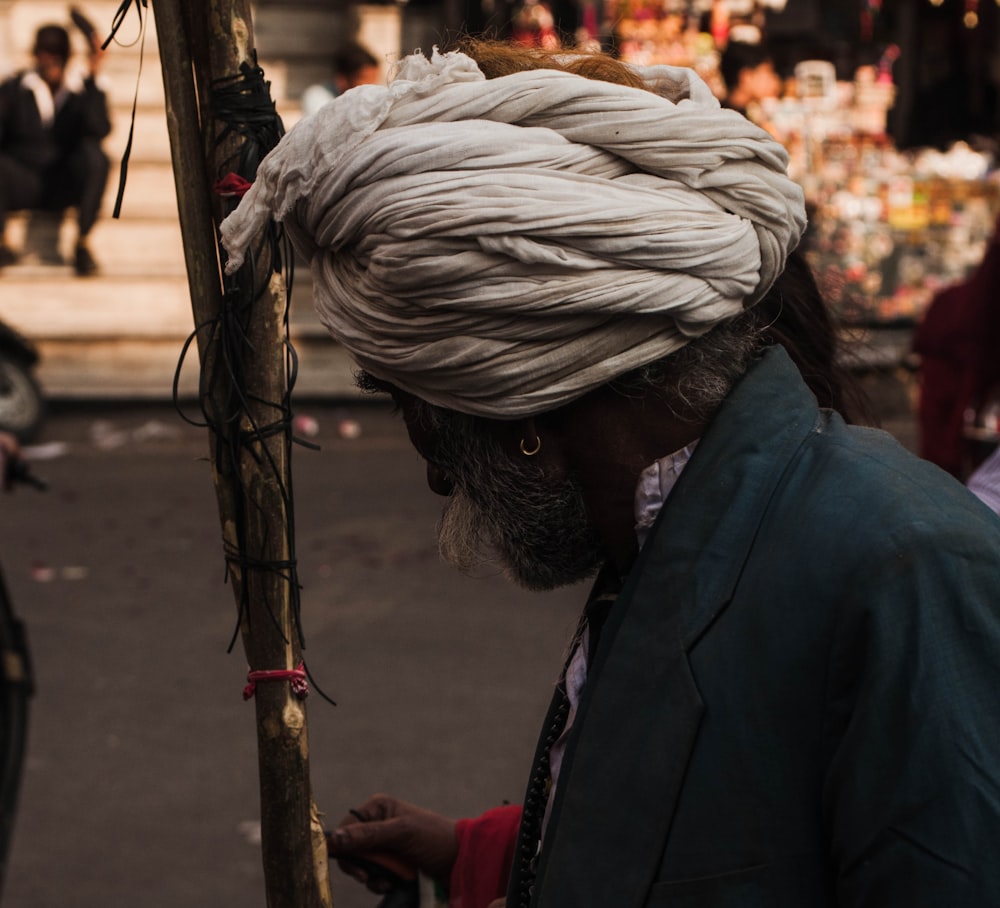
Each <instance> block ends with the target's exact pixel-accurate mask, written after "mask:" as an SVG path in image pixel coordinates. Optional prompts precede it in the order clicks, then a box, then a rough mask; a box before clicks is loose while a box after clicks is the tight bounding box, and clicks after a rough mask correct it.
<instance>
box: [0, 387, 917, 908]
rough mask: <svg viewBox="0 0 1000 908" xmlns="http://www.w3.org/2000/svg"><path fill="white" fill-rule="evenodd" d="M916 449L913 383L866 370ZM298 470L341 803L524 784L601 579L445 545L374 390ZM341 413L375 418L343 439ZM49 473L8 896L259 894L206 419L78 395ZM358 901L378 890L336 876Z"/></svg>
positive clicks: (222, 900) (13, 505)
mask: <svg viewBox="0 0 1000 908" xmlns="http://www.w3.org/2000/svg"><path fill="white" fill-rule="evenodd" d="M868 383H869V390H870V391H871V392H872V393H873V396H874V398H875V401H876V404H877V410H878V411H879V413H880V414H881V415H882V416H883V418H884V420H885V426H886V428H888V429H889V430H890V431H893V432H894V434H897V436H899V437H901V438H902V439H903V441H904V442H905V443H907V444H910V445H911V446H912V445H913V443H914V435H913V421H912V418H911V417H910V415H909V411H908V406H909V402H908V400H907V397H906V393H905V390H906V389H905V388H904V387H902V386H901V385H900V384H899V382H898V380H897V379H895V378H894V377H892V376H891V375H884V374H883V375H881V376H879V375H875V376H872V377H870V378H869V379H868ZM298 409H299V411H300V413H301V414H302V415H305V416H311V417H313V418H314V419H315V420H316V422H317V424H318V429H319V434H318V435H317V437H316V439H315V441H317V442H318V443H319V444H320V445H321V448H322V450H321V451H319V452H314V451H309V450H305V449H299V450H298V451H297V453H296V456H295V464H294V481H295V500H296V510H297V517H296V527H297V539H298V554H299V564H300V576H301V580H302V582H303V584H304V591H303V602H304V614H305V628H306V633H307V635H308V636H307V642H308V649H307V657H308V659H309V662H310V665H311V667H312V670H313V672H314V674H315V675H316V676H317V678H318V680H319V681H320V683H321V684H322V685H323V687H324V688H325V689H327V690H328V691H329V692H330V693H331V694H332V695H333V696H334V697H335V698H336V699H337V701H338V703H339V705H338V706H337V707H336V708H334V707H331V706H328V705H326V704H325V703H324V702H323V701H322V700H320V699H319V698H317V697H315V696H313V697H312V698H310V700H309V701H308V703H309V734H310V744H311V753H312V779H313V788H314V792H315V797H316V801H317V803H318V805H319V806H320V808H321V809H322V810H324V811H325V812H326V813H327V814H328V815H329V816H330V818H331V822H335V821H336V820H337V819H339V817H341V816H342V815H343V813H344V811H345V810H346V808H348V807H349V806H350V805H352V804H354V803H357V802H358V800H359V799H361V798H363V797H364V796H365V795H367V794H368V793H370V792H373V791H376V790H386V791H391V792H394V793H397V794H399V795H400V796H403V797H406V798H409V799H411V800H414V801H417V802H419V803H424V804H427V805H429V806H433V807H436V808H437V809H439V810H442V811H444V812H446V813H452V814H454V815H462V814H469V813H472V812H478V811H480V810H482V809H485V808H486V807H489V806H492V805H494V804H497V803H499V802H500V801H502V800H503V799H509V800H518V799H520V797H521V795H522V791H523V785H524V776H525V771H526V766H527V763H528V761H529V760H530V755H531V752H532V750H533V746H534V738H535V734H536V731H537V728H538V726H539V724H540V722H541V718H542V714H543V712H544V708H545V705H546V703H547V700H548V691H549V689H550V686H551V684H552V682H553V681H554V678H555V675H556V673H557V671H558V667H559V664H560V660H561V657H562V651H563V647H564V645H565V642H566V640H567V639H568V636H569V634H570V632H571V630H572V627H573V625H574V622H575V618H576V614H577V611H578V609H579V607H580V604H581V600H582V597H583V595H584V592H585V591H584V590H582V589H579V588H576V589H571V590H565V591H560V592H558V593H553V594H548V595H540V594H528V593H524V592H521V591H519V590H517V589H515V588H514V587H512V586H510V585H508V584H507V583H506V582H505V581H504V580H503V579H502V578H500V577H497V576H491V577H484V578H479V579H471V578H466V577H462V576H460V575H458V574H457V573H456V572H454V571H453V570H451V569H450V568H447V567H445V566H444V565H442V564H440V563H439V561H438V558H437V555H436V551H435V548H434V543H433V525H434V522H435V520H436V518H437V515H438V513H439V503H438V500H437V499H436V497H435V496H434V495H432V494H431V493H430V492H429V491H428V490H427V489H426V486H425V484H424V478H423V468H422V465H421V463H420V461H419V460H418V458H417V457H416V455H415V454H414V453H413V452H412V451H411V449H410V448H409V445H408V443H407V441H406V439H405V434H404V432H403V429H402V426H401V425H400V424H399V422H398V421H397V419H396V418H394V417H391V416H390V414H389V413H388V411H387V410H386V409H383V408H381V407H377V406H375V405H372V404H368V405H367V406H365V405H354V406H352V407H351V408H350V409H349V410H344V409H337V408H335V407H333V406H330V405H326V406H307V405H302V406H300V407H299V408H298ZM344 416H350V417H352V418H354V419H356V420H357V422H358V423H359V425H360V427H361V434H360V436H359V437H358V438H356V439H353V440H351V439H345V438H342V437H341V435H340V432H339V429H338V427H339V424H340V421H341V419H342V418H343V417H344ZM41 442H42V443H43V449H44V447H45V446H46V445H48V446H50V448H55V450H50V452H49V453H53V454H56V455H57V456H55V458H54V459H52V460H49V461H46V462H41V463H38V464H37V472H39V473H41V474H42V475H44V476H45V478H46V479H48V480H49V482H50V483H51V490H50V491H49V492H47V493H35V492H33V491H32V490H30V489H19V490H17V491H16V492H15V493H14V494H13V495H8V496H4V497H3V498H0V508H2V517H0V528H2V533H3V536H2V539H3V546H2V549H0V561H2V563H3V566H4V570H5V572H6V576H7V581H8V585H9V588H10V591H11V593H12V596H13V599H14V602H15V606H16V608H17V609H18V611H19V612H20V614H21V616H22V617H23V618H24V619H25V620H26V622H27V624H28V630H29V635H30V642H31V646H32V651H33V655H34V661H35V671H36V674H37V683H38V693H37V696H36V698H35V700H34V702H33V712H32V716H31V729H30V740H29V753H28V758H27V765H26V770H25V777H24V786H23V790H22V798H21V811H20V814H19V816H18V821H17V825H16V829H15V835H14V844H13V849H12V853H11V856H10V867H9V871H8V879H7V881H6V885H5V891H4V899H3V905H4V906H5V908H179V906H184V908H221V906H240V908H258V906H259V908H263V906H264V904H265V899H264V887H263V879H262V872H261V869H260V860H259V847H258V844H257V841H256V835H257V833H258V831H259V825H258V816H259V811H258V800H257V780H256V741H255V730H254V718H253V707H252V705H250V704H247V703H244V702H243V700H242V699H241V691H242V687H243V683H244V673H245V670H246V666H245V664H244V662H243V659H242V656H241V652H240V649H239V645H237V649H236V651H235V652H234V653H232V654H227V653H226V647H227V644H228V642H229V640H230V637H231V635H232V632H233V627H234V622H235V606H234V603H233V596H232V591H231V589H230V588H229V587H228V586H226V585H224V582H223V559H222V550H221V543H220V533H219V530H218V517H217V512H216V506H215V500H214V493H213V490H212V487H211V479H210V471H209V466H208V463H207V462H206V455H207V449H208V445H207V436H206V434H205V432H204V430H201V429H197V428H192V427H190V426H188V425H187V424H185V423H184V422H183V421H181V420H180V418H179V417H178V416H177V414H176V413H175V411H174V410H173V409H172V408H171V407H169V406H155V405H154V406H148V407H144V408H141V409H137V408H123V407H110V406H108V407H105V408H104V409H101V408H98V407H95V406H93V405H91V406H88V407H83V406H80V407H78V408H77V409H68V410H67V409H64V410H63V411H61V412H58V413H56V414H55V415H54V416H53V418H52V419H51V420H50V421H49V423H48V425H47V427H46V430H45V435H44V437H43V438H42V439H41ZM334 894H335V901H336V906H337V908H365V906H371V905H374V904H375V902H376V900H375V899H374V898H373V897H371V896H369V895H368V894H367V893H365V892H364V890H361V889H360V888H359V887H357V886H355V884H353V883H352V882H350V881H347V880H346V879H345V878H343V877H341V876H340V875H339V874H338V875H336V876H335V890H334Z"/></svg>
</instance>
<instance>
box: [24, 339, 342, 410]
mask: <svg viewBox="0 0 1000 908" xmlns="http://www.w3.org/2000/svg"><path fill="white" fill-rule="evenodd" d="M292 343H293V347H294V349H295V351H296V354H297V356H298V373H297V379H296V383H295V387H294V389H293V396H294V397H296V398H299V399H302V398H305V397H309V398H343V399H349V398H355V397H357V396H359V395H360V393H361V392H359V391H358V390H357V388H356V387H355V386H354V379H353V368H354V366H353V364H352V362H351V360H350V358H349V357H348V356H347V354H346V353H345V352H344V350H343V349H342V348H341V347H339V346H338V345H337V344H335V343H334V342H333V341H331V340H324V339H322V338H304V339H299V340H293V342H292ZM38 347H39V353H40V356H41V359H40V362H39V366H38V370H37V375H38V380H39V382H40V384H41V386H42V389H43V392H44V394H45V396H46V397H47V398H49V399H52V400H85V399H93V398H108V399H155V400H166V399H169V398H170V396H171V395H172V393H173V386H174V380H175V376H176V378H177V387H178V392H179V394H180V396H181V397H183V398H186V399H189V400H190V399H192V398H196V397H197V393H198V382H199V364H198V352H197V350H196V349H195V347H194V346H193V345H192V346H191V347H190V349H189V350H188V351H187V354H186V355H185V356H184V359H183V362H182V360H181V354H182V350H183V342H182V341H171V340H167V339H159V340H156V339H141V338H139V339H121V338H119V339H110V340H101V341H90V342H88V343H86V344H82V343H79V342H74V341H72V340H48V341H44V342H42V343H40V344H39V345H38Z"/></svg>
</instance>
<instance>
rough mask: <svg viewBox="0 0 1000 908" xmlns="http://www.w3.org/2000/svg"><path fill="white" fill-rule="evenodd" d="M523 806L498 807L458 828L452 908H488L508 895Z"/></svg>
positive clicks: (450, 896)
mask: <svg viewBox="0 0 1000 908" xmlns="http://www.w3.org/2000/svg"><path fill="white" fill-rule="evenodd" d="M520 825H521V806H520V805H519V804H511V805H509V806H507V807H495V808H493V809H492V810H487V811H486V813H484V814H481V815H480V816H478V817H474V818H472V819H466V820H459V821H458V822H457V823H456V824H455V836H456V838H457V839H458V856H457V857H456V858H455V864H454V866H453V867H452V871H451V880H450V886H449V894H448V905H449V908H486V906H487V905H489V903H490V902H492V901H494V899H500V898H503V897H504V896H505V895H506V894H507V881H508V880H509V879H510V870H511V867H512V866H513V864H514V846H515V845H516V843H517V829H518V826H520Z"/></svg>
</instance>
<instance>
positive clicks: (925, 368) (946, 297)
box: [913, 219, 1000, 481]
mask: <svg viewBox="0 0 1000 908" xmlns="http://www.w3.org/2000/svg"><path fill="white" fill-rule="evenodd" d="M913 351H914V352H915V353H916V354H917V355H918V357H919V372H920V398H919V404H918V422H919V430H920V455H921V456H922V457H924V458H926V459H927V460H929V461H931V462H932V463H935V464H937V465H938V466H939V467H941V468H942V469H944V470H947V471H948V472H949V473H951V474H952V475H953V476H956V477H958V478H959V479H961V480H963V481H964V480H965V479H967V478H968V476H969V474H970V473H971V472H972V471H973V470H975V469H976V467H978V466H979V463H980V461H981V460H982V459H983V456H984V453H985V451H986V450H988V448H987V447H985V446H984V445H983V444H982V443H980V442H977V441H976V439H975V438H974V437H973V436H975V435H980V436H982V437H984V438H986V437H988V436H989V434H990V432H993V433H994V434H997V433H1000V219H998V222H997V224H996V226H995V227H994V231H993V235H992V236H991V238H990V241H989V243H988V244H987V247H986V251H985V253H984V255H983V259H982V261H981V262H980V264H979V266H978V267H977V268H976V270H975V271H974V272H973V273H972V274H971V275H970V276H969V278H968V279H967V280H965V281H962V282H960V283H957V284H953V285H951V286H949V287H946V288H944V289H943V290H941V291H939V292H938V293H937V294H936V295H935V296H934V298H933V300H932V301H931V304H930V306H929V307H928V309H927V312H926V313H925V314H924V316H923V318H922V319H921V321H920V324H919V325H918V326H917V329H916V331H915V333H914V338H913Z"/></svg>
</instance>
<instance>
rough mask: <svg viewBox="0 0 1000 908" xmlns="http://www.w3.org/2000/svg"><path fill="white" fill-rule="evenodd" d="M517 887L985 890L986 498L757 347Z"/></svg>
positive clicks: (610, 892) (993, 843)
mask: <svg viewBox="0 0 1000 908" xmlns="http://www.w3.org/2000/svg"><path fill="white" fill-rule="evenodd" d="M521 882H522V877H521V871H520V870H519V868H518V867H515V870H514V874H513V877H512V882H511V889H510V896H509V898H510V901H509V904H510V905H511V906H518V904H519V903H518V899H517V895H518V892H519V891H520V884H521ZM530 904H531V905H534V906H540V908H588V906H593V908H640V906H662V908H666V906H678V908H680V906H684V908H729V906H732V908H736V906H739V908H751V906H752V908H757V906H769V908H823V906H834V905H835V906H840V908H846V906H852V908H854V906H865V908H869V906H870V908H894V906H899V908H919V906H926V908H946V906H947V908H952V906H955V908H958V906H961V908H986V906H997V905H1000V520H998V519H997V517H996V516H995V515H994V514H993V513H991V512H990V511H989V510H988V509H987V508H986V507H985V506H983V505H981V504H980V502H979V501H978V500H976V499H975V498H974V497H973V496H972V495H971V494H970V493H968V491H967V490H965V489H964V488H963V487H962V486H961V484H960V483H958V482H957V481H956V480H954V479H953V478H951V477H950V476H948V475H946V474H945V473H944V472H943V471H941V470H939V469H937V468H936V467H934V466H932V465H931V464H929V463H927V462H925V461H921V460H919V459H917V458H916V457H914V456H912V455H911V454H909V453H907V452H906V451H905V450H904V449H903V448H902V447H901V446H900V445H898V444H897V443H896V442H895V441H894V440H893V439H892V438H891V437H890V436H888V435H886V434H885V433H883V432H880V431H876V430H871V429H863V428H857V427H848V426H845V425H844V423H843V421H842V420H841V419H840V418H839V417H838V416H837V415H836V414H833V413H830V412H828V411H820V410H819V409H818V408H817V406H816V402H815V400H814V399H813V397H812V395H811V394H810V393H809V391H808V389H807V388H806V387H805V385H804V384H803V383H802V380H801V378H800V377H799V375H798V372H797V370H796V369H795V367H794V366H793V365H792V363H791V361H790V360H789V359H788V356H787V355H786V354H785V352H784V350H782V349H780V348H775V349H772V350H770V351H769V352H767V353H766V354H764V355H763V356H762V357H761V358H760V360H759V361H758V362H756V363H755V365H754V366H753V367H752V368H751V369H750V371H749V372H748V374H747V375H746V377H745V378H744V379H743V380H742V381H741V382H740V383H739V384H738V386H737V387H736V388H735V389H734V390H733V392H732V393H731V394H730V396H729V397H728V399H727V400H726V401H725V403H724V404H723V406H722V408H721V409H720V411H719V413H718V415H717V416H716V418H715V419H714V420H713V422H712V424H711V425H710V427H709V429H708V431H707V432H706V433H705V435H704V437H703V438H702V440H701V442H700V443H699V445H698V448H697V450H696V451H695V453H694V456H693V457H692V459H691V461H690V463H689V464H688V466H687V468H686V469H685V471H684V473H683V474H682V476H681V478H680V480H679V482H678V484H677V486H676V487H675V489H674V490H673V492H672V493H671V494H670V497H669V499H668V501H667V504H666V506H665V507H664V509H663V510H662V512H661V514H660V516H659V518H658V521H657V524H656V526H655V527H654V530H653V532H652V535H651V536H650V538H649V540H648V541H647V543H646V545H645V546H644V548H643V550H642V552H641V553H640V555H639V558H638V559H637V562H636V564H635V566H634V567H633V569H632V571H631V572H630V575H629V577H628V578H627V580H626V583H625V586H624V588H623V590H622V593H621V594H620V595H619V597H618V599H617V601H616V602H615V605H614V607H613V609H612V611H611V614H610V616H609V618H608V620H607V624H606V626H605V630H604V632H603V633H602V635H601V641H600V646H599V647H598V650H597V653H596V656H595V657H594V660H593V664H592V666H591V670H590V676H589V680H588V683H587V685H586V688H585V691H584V695H583V699H582V701H581V704H580V709H579V712H578V715H577V718H576V720H575V722H574V725H573V728H572V731H571V735H570V742H569V745H568V748H567V753H566V756H565V759H564V763H563V768H562V771H561V774H560V779H559V784H558V786H557V789H556V794H555V800H554V803H553V814H552V819H551V820H550V823H549V828H548V834H547V836H546V839H545V842H544V843H543V847H542V849H541V853H540V854H539V855H538V858H537V873H536V874H535V878H534V884H533V888H532V895H531V902H530Z"/></svg>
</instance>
